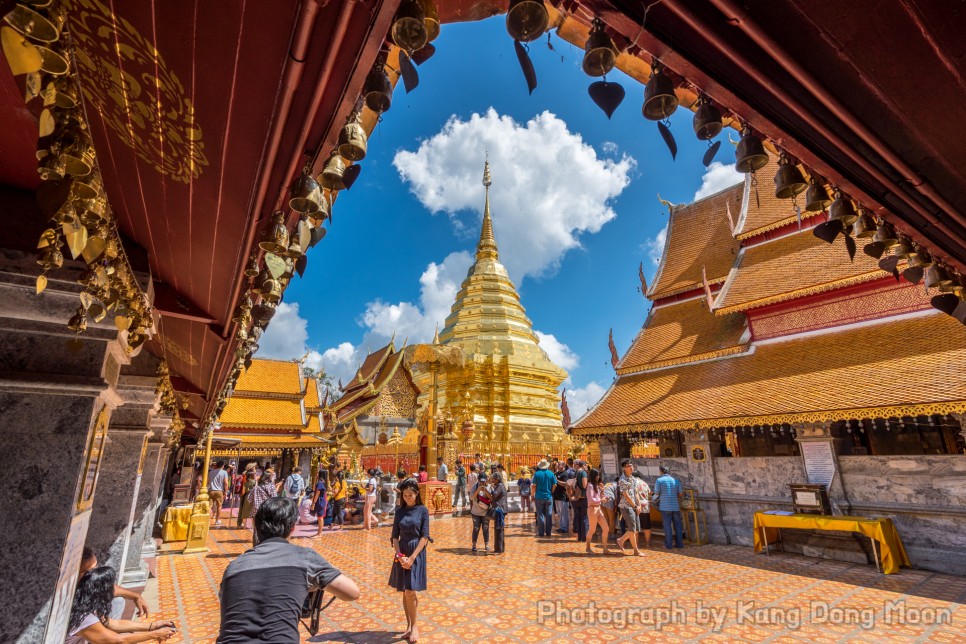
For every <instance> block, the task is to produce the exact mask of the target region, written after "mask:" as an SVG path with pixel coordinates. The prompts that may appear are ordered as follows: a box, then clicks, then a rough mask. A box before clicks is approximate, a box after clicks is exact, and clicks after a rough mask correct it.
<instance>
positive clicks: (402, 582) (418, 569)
mask: <svg viewBox="0 0 966 644" xmlns="http://www.w3.org/2000/svg"><path fill="white" fill-rule="evenodd" d="M399 489H400V491H401V493H402V504H401V505H400V506H399V507H398V508H396V517H395V519H394V520H393V523H392V538H391V540H392V546H393V548H394V549H395V551H396V555H395V560H394V561H393V564H392V572H391V573H390V575H389V585H390V586H392V587H393V588H395V589H396V590H399V591H402V594H403V610H404V611H405V613H406V632H405V633H403V634H402V637H403V639H405V640H406V641H407V642H417V641H419V630H418V629H417V628H416V606H417V605H418V603H419V600H418V598H417V597H416V592H417V591H420V590H426V544H427V543H429V542H430V541H432V539H430V537H429V510H428V509H427V508H426V506H425V505H423V500H422V499H421V498H420V496H419V484H418V483H416V481H415V479H406V480H405V481H403V482H402V483H400V484H399Z"/></svg>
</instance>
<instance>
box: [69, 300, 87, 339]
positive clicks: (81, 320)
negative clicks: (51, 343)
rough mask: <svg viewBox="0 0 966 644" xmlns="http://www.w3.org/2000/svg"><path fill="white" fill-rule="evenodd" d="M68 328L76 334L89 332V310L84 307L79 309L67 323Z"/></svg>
mask: <svg viewBox="0 0 966 644" xmlns="http://www.w3.org/2000/svg"><path fill="white" fill-rule="evenodd" d="M67 328H68V329H70V330H71V331H73V332H74V333H83V332H84V331H86V330H87V309H85V308H84V307H83V306H80V307H78V308H77V312H76V313H74V315H72V316H71V318H70V320H68V321H67Z"/></svg>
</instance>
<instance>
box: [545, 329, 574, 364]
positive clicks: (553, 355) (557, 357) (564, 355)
mask: <svg viewBox="0 0 966 644" xmlns="http://www.w3.org/2000/svg"><path fill="white" fill-rule="evenodd" d="M534 333H535V334H536V336H537V339H538V340H539V341H540V348H541V349H543V350H544V351H546V352H547V355H548V356H549V357H550V361H551V362H553V363H554V364H555V365H557V366H558V367H560V368H561V369H564V370H565V371H572V370H574V369H575V368H576V367H577V365H579V364H580V356H578V355H577V354H576V353H574V352H573V351H572V350H571V349H570V347H568V346H567V345H566V344H564V343H563V342H561V341H560V340H558V339H557V338H556V337H555V336H554V335H553V334H552V333H542V332H540V331H534Z"/></svg>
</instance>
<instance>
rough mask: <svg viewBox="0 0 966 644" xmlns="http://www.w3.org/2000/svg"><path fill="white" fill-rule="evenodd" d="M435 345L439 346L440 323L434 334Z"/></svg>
mask: <svg viewBox="0 0 966 644" xmlns="http://www.w3.org/2000/svg"><path fill="white" fill-rule="evenodd" d="M433 344H439V322H437V323H436V331H434V332H433Z"/></svg>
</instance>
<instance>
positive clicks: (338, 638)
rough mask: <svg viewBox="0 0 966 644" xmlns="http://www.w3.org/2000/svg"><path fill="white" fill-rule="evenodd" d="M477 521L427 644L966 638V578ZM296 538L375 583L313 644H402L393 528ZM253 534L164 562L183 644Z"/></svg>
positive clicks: (458, 543)
mask: <svg viewBox="0 0 966 644" xmlns="http://www.w3.org/2000/svg"><path fill="white" fill-rule="evenodd" d="M470 527H471V523H470V521H469V519H468V518H465V517H464V518H458V519H443V520H439V521H433V523H432V532H433V536H434V539H435V543H434V544H432V545H430V550H429V564H428V571H429V590H427V591H426V592H424V593H421V595H420V604H419V612H420V622H419V623H420V635H421V637H420V640H421V641H422V642H434V643H435V642H461V641H467V640H470V641H486V642H584V643H588V644H590V643H596V642H647V641H661V642H684V641H701V642H705V641H715V642H812V643H815V644H824V643H826V642H862V643H868V644H872V643H880V642H948V643H953V642H966V605H964V604H966V578H963V577H955V576H951V575H943V574H938V573H931V572H925V571H917V570H911V569H903V570H902V571H901V572H900V573H898V574H895V575H881V574H879V573H877V572H876V570H875V567H874V566H863V565H855V564H848V563H842V562H834V561H826V560H820V559H815V558H809V557H802V556H798V555H792V554H780V553H776V554H773V555H772V556H771V557H767V558H766V557H765V556H763V555H755V554H754V553H753V552H752V550H751V548H746V547H741V546H715V545H711V546H704V547H686V548H685V549H684V550H665V549H664V548H663V543H662V542H661V541H660V540H659V539H655V541H654V542H653V543H652V548H651V550H648V551H646V552H647V554H646V556H645V557H631V556H626V557H620V556H610V557H605V556H603V555H602V554H600V550H599V547H598V548H597V549H596V554H594V555H590V556H588V555H584V554H583V552H582V546H580V547H578V544H577V543H576V542H575V541H574V540H573V538H565V537H555V538H552V539H537V538H536V537H535V535H534V528H533V523H532V519H531V520H530V521H526V522H525V521H524V518H523V517H522V516H520V515H511V517H510V521H509V525H508V528H507V538H506V543H507V552H506V554H503V555H494V554H492V553H486V554H482V553H478V554H473V553H471V552H470V550H469V545H470V544H469V541H470V537H469V535H470ZM311 533H314V528H308V527H300V528H298V529H297V531H296V534H295V535H294V538H293V541H294V542H295V543H298V544H300V545H306V546H309V547H313V548H315V549H316V550H318V551H319V552H320V553H322V555H323V556H325V557H326V558H327V559H328V560H329V561H331V562H332V563H333V564H334V565H335V566H336V567H338V568H339V569H340V570H342V571H343V572H344V573H345V574H347V575H349V576H351V577H352V578H354V579H355V580H356V581H357V582H358V583H359V586H360V587H361V588H362V592H363V595H362V598H361V599H360V600H359V601H358V602H355V603H352V604H345V603H340V602H336V603H334V604H332V605H331V606H330V607H329V608H328V609H327V610H326V611H325V612H324V613H323V616H322V627H321V630H320V632H319V634H318V635H316V636H314V637H312V638H309V637H308V634H307V632H305V631H304V630H303V631H302V632H303V637H304V638H305V639H304V640H303V641H309V642H374V643H388V642H394V641H398V639H397V636H398V634H399V633H400V632H401V631H402V630H403V628H404V626H405V617H404V615H403V612H402V608H401V605H400V597H399V596H398V595H397V594H396V592H395V591H394V590H392V589H391V588H389V587H388V586H387V584H386V582H387V579H388V576H389V565H390V562H391V556H392V551H391V549H390V547H389V544H388V540H389V528H387V527H383V528H379V529H376V530H374V531H371V532H365V531H363V530H361V529H358V528H353V529H349V530H346V531H344V532H341V533H325V534H324V535H323V537H322V538H321V539H314V540H311V539H307V538H304V536H305V535H307V534H311ZM250 543H251V537H250V533H248V532H247V531H245V530H235V529H232V528H223V527H219V528H213V529H212V530H211V532H210V538H209V545H210V548H211V552H209V553H208V554H206V555H188V556H183V555H169V556H162V557H159V559H158V575H159V588H158V594H159V602H160V608H161V610H160V612H159V613H158V617H159V618H163V619H174V620H176V621H177V622H178V624H179V626H180V629H181V630H180V633H179V636H177V637H176V638H173V639H171V640H169V641H170V642H173V643H174V642H186V643H189V644H197V643H201V642H213V641H214V638H215V637H216V636H217V633H218V619H219V617H218V599H217V590H218V585H219V583H220V581H221V577H222V573H223V572H224V570H225V567H226V566H227V565H228V563H229V562H230V561H231V560H232V559H233V558H234V557H235V556H236V555H238V554H239V553H241V552H243V551H244V550H245V549H246V548H248V547H249V545H250Z"/></svg>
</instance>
